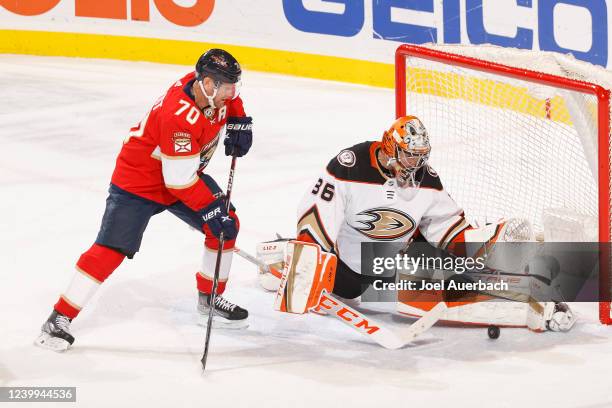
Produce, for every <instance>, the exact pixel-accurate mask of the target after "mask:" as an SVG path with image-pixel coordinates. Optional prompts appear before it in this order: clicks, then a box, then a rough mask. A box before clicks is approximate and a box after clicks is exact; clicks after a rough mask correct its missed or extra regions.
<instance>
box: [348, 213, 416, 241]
mask: <svg viewBox="0 0 612 408" xmlns="http://www.w3.org/2000/svg"><path fill="white" fill-rule="evenodd" d="M357 217H362V218H363V219H360V220H357V222H358V223H359V224H361V225H357V226H356V225H351V227H352V228H353V229H355V230H356V231H359V232H360V233H362V234H363V235H365V236H366V237H368V238H371V239H376V240H380V241H392V240H395V239H398V238H401V237H403V236H405V235H407V234H409V233H411V232H412V231H414V229H415V228H416V222H415V221H414V220H413V219H412V217H410V216H409V215H408V214H406V213H405V212H402V211H399V210H396V209H394V208H387V207H377V208H372V209H369V210H364V211H361V212H360V213H358V214H357Z"/></svg>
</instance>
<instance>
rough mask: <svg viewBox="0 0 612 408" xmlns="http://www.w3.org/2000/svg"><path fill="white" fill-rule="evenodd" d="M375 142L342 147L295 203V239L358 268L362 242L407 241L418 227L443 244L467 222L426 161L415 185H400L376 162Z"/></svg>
mask: <svg viewBox="0 0 612 408" xmlns="http://www.w3.org/2000/svg"><path fill="white" fill-rule="evenodd" d="M379 148H380V143H379V142H364V143H360V144H357V145H355V146H353V147H351V148H348V149H345V150H343V151H341V152H340V153H339V154H338V155H337V156H336V157H334V158H333V159H332V160H331V161H330V162H329V164H328V165H327V168H326V171H325V172H324V173H323V174H321V175H320V177H319V178H318V179H317V180H316V182H315V183H314V184H313V186H312V188H311V189H310V190H309V191H308V192H307V193H306V194H305V195H304V197H303V199H302V201H301V203H300V205H299V207H298V231H297V234H298V239H299V240H302V241H309V242H314V243H317V244H319V245H320V246H321V248H322V249H323V250H324V251H327V252H335V253H336V254H337V255H338V257H339V258H340V259H341V260H342V261H343V262H344V263H345V264H346V265H348V266H349V267H350V268H351V269H352V270H353V271H355V272H357V273H360V272H361V243H362V242H379V241H395V242H406V243H408V242H409V240H410V239H411V238H412V237H413V236H414V235H415V234H417V233H418V232H420V233H421V234H422V235H423V236H424V238H425V239H426V240H427V241H428V242H430V243H431V244H433V245H435V246H438V247H442V248H447V247H448V245H449V244H450V243H452V242H454V241H456V240H461V237H462V235H463V233H464V232H465V231H466V230H467V229H469V228H470V225H469V224H468V222H467V221H466V220H465V217H464V213H463V211H462V209H461V208H460V207H459V206H458V205H457V204H456V203H455V201H454V200H453V199H452V198H451V197H450V196H449V195H448V193H447V192H446V191H445V190H444V188H443V187H442V183H441V181H440V178H439V177H438V175H437V174H436V172H435V171H434V170H433V169H432V168H431V167H429V166H428V165H425V166H424V167H422V168H421V169H419V170H418V172H417V174H416V180H417V181H418V180H420V185H419V187H418V188H417V187H399V186H398V185H397V182H396V180H395V178H394V177H393V176H392V175H391V174H389V173H387V172H386V170H385V169H384V167H383V166H382V165H381V164H380V163H379V161H378V159H377V157H378V155H377V152H378V149H379Z"/></svg>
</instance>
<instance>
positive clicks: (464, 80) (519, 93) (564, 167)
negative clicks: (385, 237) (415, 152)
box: [406, 46, 612, 233]
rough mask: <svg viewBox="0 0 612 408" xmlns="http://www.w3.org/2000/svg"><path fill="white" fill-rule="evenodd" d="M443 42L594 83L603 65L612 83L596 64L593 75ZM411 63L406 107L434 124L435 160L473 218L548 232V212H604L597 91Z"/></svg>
mask: <svg viewBox="0 0 612 408" xmlns="http://www.w3.org/2000/svg"><path fill="white" fill-rule="evenodd" d="M431 47H432V48H433V47H434V46H431ZM435 48H439V49H441V50H443V51H446V52H453V53H457V54H461V55H466V56H472V57H475V58H478V59H484V60H487V61H492V62H498V63H502V64H504V65H510V66H516V67H526V66H528V67H529V69H530V70H535V71H540V72H546V73H550V74H554V75H558V76H563V77H571V78H572V79H580V80H584V79H586V76H587V75H591V78H589V79H591V82H593V81H592V79H593V78H592V76H593V71H595V72H596V73H598V74H600V75H601V76H602V77H603V79H602V80H601V81H600V82H601V83H602V84H604V85H611V84H612V75H610V73H608V72H607V71H605V70H603V69H598V68H596V67H593V66H590V65H589V66H588V68H590V69H591V70H592V71H590V72H584V71H585V70H586V69H585V68H582V71H583V72H580V70H577V69H575V68H576V67H577V66H580V65H582V64H581V63H579V62H577V61H575V60H573V59H572V58H570V57H564V56H558V55H556V54H545V53H543V54H538V58H537V59H534V54H533V53H532V52H528V51H522V50H508V49H502V48H498V47H490V46H479V47H465V46H435ZM559 57H562V58H567V59H568V61H569V63H568V64H566V65H562V64H560V63H559V60H558V59H559ZM587 65H588V64H587ZM406 67H407V75H406V88H407V96H406V111H407V112H408V113H410V114H415V115H416V116H418V117H419V118H421V120H422V121H423V123H424V124H425V126H426V127H427V128H428V130H429V133H430V135H431V143H432V147H433V150H432V155H431V164H432V166H433V167H434V168H435V169H436V171H438V173H439V174H440V176H441V178H442V182H443V184H444V185H445V187H446V188H447V189H448V191H449V192H450V194H451V195H452V196H453V198H454V199H455V200H456V201H457V202H458V203H459V204H460V205H461V206H463V207H464V209H465V210H466V215H467V216H468V217H469V218H471V219H472V220H476V221H478V222H479V223H482V222H483V221H489V222H490V221H495V220H497V219H499V218H510V217H516V218H525V219H528V220H529V221H531V223H532V224H533V226H534V228H535V231H536V233H542V232H543V222H542V217H543V214H544V210H548V209H551V208H563V209H567V210H571V211H573V212H575V213H576V214H580V215H584V216H591V217H597V216H598V195H597V194H598V188H597V186H598V181H597V171H598V168H597V132H598V127H597V123H598V122H597V98H596V97H595V96H594V95H590V94H586V93H581V92H575V91H567V90H563V89H561V88H557V87H551V86H545V85H539V84H536V83H534V82H530V81H529V80H521V79H514V78H511V77H508V76H506V75H500V74H491V73H485V72H482V71H478V70H474V69H468V68H463V67H460V66H457V65H454V64H452V63H442V62H434V61H430V60H426V59H423V58H418V57H413V56H411V57H408V58H406ZM608 80H609V81H608Z"/></svg>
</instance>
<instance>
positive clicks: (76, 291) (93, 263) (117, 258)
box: [54, 244, 125, 319]
mask: <svg viewBox="0 0 612 408" xmlns="http://www.w3.org/2000/svg"><path fill="white" fill-rule="evenodd" d="M124 258H125V255H123V254H121V253H119V252H117V251H115V250H112V249H110V248H107V247H104V246H102V245H98V244H93V245H92V247H91V248H89V249H88V250H87V251H86V252H85V253H83V255H81V257H80V258H79V260H78V262H77V264H76V267H77V270H78V272H77V273H76V274H75V276H74V278H73V280H72V282H71V284H70V286H69V287H68V289H67V291H66V292H65V293H64V294H63V295H62V296H60V298H59V300H58V301H57V303H56V304H55V306H54V308H55V310H57V311H58V312H60V313H62V314H63V315H66V316H68V318H70V319H74V318H75V317H77V315H78V314H79V312H80V311H81V309H82V308H83V307H84V306H85V304H86V303H87V301H89V299H90V298H91V297H92V296H93V294H94V293H95V291H96V290H97V288H98V287H99V286H100V284H101V283H102V282H104V281H105V280H106V278H108V277H109V276H110V274H111V273H113V271H114V270H115V269H117V267H118V266H119V265H120V264H121V262H122V261H123V259H124Z"/></svg>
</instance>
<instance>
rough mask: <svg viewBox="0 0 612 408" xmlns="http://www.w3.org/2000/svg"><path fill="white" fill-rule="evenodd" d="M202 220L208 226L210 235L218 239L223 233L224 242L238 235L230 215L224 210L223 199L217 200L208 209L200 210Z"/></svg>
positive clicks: (234, 222) (236, 227) (234, 221)
mask: <svg viewBox="0 0 612 408" xmlns="http://www.w3.org/2000/svg"><path fill="white" fill-rule="evenodd" d="M200 214H201V215H202V220H203V221H204V222H205V223H206V225H208V228H210V231H211V232H212V234H213V235H214V236H215V237H217V238H219V237H220V236H221V232H223V238H224V239H225V240H226V241H231V240H232V239H235V238H236V236H237V235H238V226H237V225H236V220H234V218H233V217H232V215H230V214H228V213H227V211H226V210H225V198H224V197H221V198H217V199H216V200H215V201H213V202H212V203H210V204H209V205H208V207H206V208H204V209H202V210H200Z"/></svg>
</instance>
